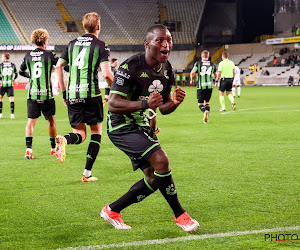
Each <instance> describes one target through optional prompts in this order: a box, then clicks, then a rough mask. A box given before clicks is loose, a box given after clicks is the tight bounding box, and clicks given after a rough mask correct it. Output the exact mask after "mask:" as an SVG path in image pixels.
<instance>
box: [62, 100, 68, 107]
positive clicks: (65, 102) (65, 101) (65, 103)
mask: <svg viewBox="0 0 300 250" xmlns="http://www.w3.org/2000/svg"><path fill="white" fill-rule="evenodd" d="M63 101H64V105H65V106H66V107H67V106H68V104H67V102H68V100H65V99H63Z"/></svg>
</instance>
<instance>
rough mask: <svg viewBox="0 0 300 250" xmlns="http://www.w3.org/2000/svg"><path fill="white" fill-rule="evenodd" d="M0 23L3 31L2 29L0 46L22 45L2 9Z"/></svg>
mask: <svg viewBox="0 0 300 250" xmlns="http://www.w3.org/2000/svg"><path fill="white" fill-rule="evenodd" d="M0 23H1V29H0V37H1V39H0V44H1V45H6V44H11V45H13V44H20V41H19V39H18V38H17V36H16V34H15V32H14V30H13V29H12V27H11V26H10V24H9V22H8V21H7V19H6V17H5V15H4V14H3V12H2V10H1V9H0Z"/></svg>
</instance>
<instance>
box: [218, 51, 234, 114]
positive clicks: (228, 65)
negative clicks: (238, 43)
mask: <svg viewBox="0 0 300 250" xmlns="http://www.w3.org/2000/svg"><path fill="white" fill-rule="evenodd" d="M228 57H229V54H228V53H227V52H223V53H222V62H220V63H219V66H218V71H217V77H216V83H215V87H217V83H218V81H219V79H220V78H221V80H220V86H219V99H220V104H221V109H220V110H219V111H221V112H222V111H226V107H225V98H224V92H225V91H226V95H227V97H228V99H229V100H230V102H231V104H232V109H233V110H235V109H236V103H235V101H234V97H233V95H232V94H231V90H232V82H233V77H234V67H235V65H234V63H233V61H231V60H229V58H228Z"/></svg>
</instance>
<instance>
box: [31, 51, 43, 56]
mask: <svg viewBox="0 0 300 250" xmlns="http://www.w3.org/2000/svg"><path fill="white" fill-rule="evenodd" d="M42 54H44V51H31V52H30V56H41V55H42Z"/></svg>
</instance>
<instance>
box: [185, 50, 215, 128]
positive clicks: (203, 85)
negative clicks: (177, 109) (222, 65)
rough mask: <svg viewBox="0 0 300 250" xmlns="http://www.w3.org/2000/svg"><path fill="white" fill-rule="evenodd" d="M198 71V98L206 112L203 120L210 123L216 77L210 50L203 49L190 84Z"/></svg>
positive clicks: (191, 75)
mask: <svg viewBox="0 0 300 250" xmlns="http://www.w3.org/2000/svg"><path fill="white" fill-rule="evenodd" d="M196 72H198V86H197V99H198V106H199V108H200V110H201V111H202V112H203V113H204V115H203V122H204V123H208V117H209V111H210V106H209V100H210V98H211V94H212V90H213V77H216V76H217V74H216V66H215V64H214V63H213V62H211V61H209V51H208V50H203V51H202V53H201V60H200V61H198V62H196V63H195V65H194V67H193V69H192V71H191V73H190V84H191V85H192V84H193V81H194V78H195V75H196Z"/></svg>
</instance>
